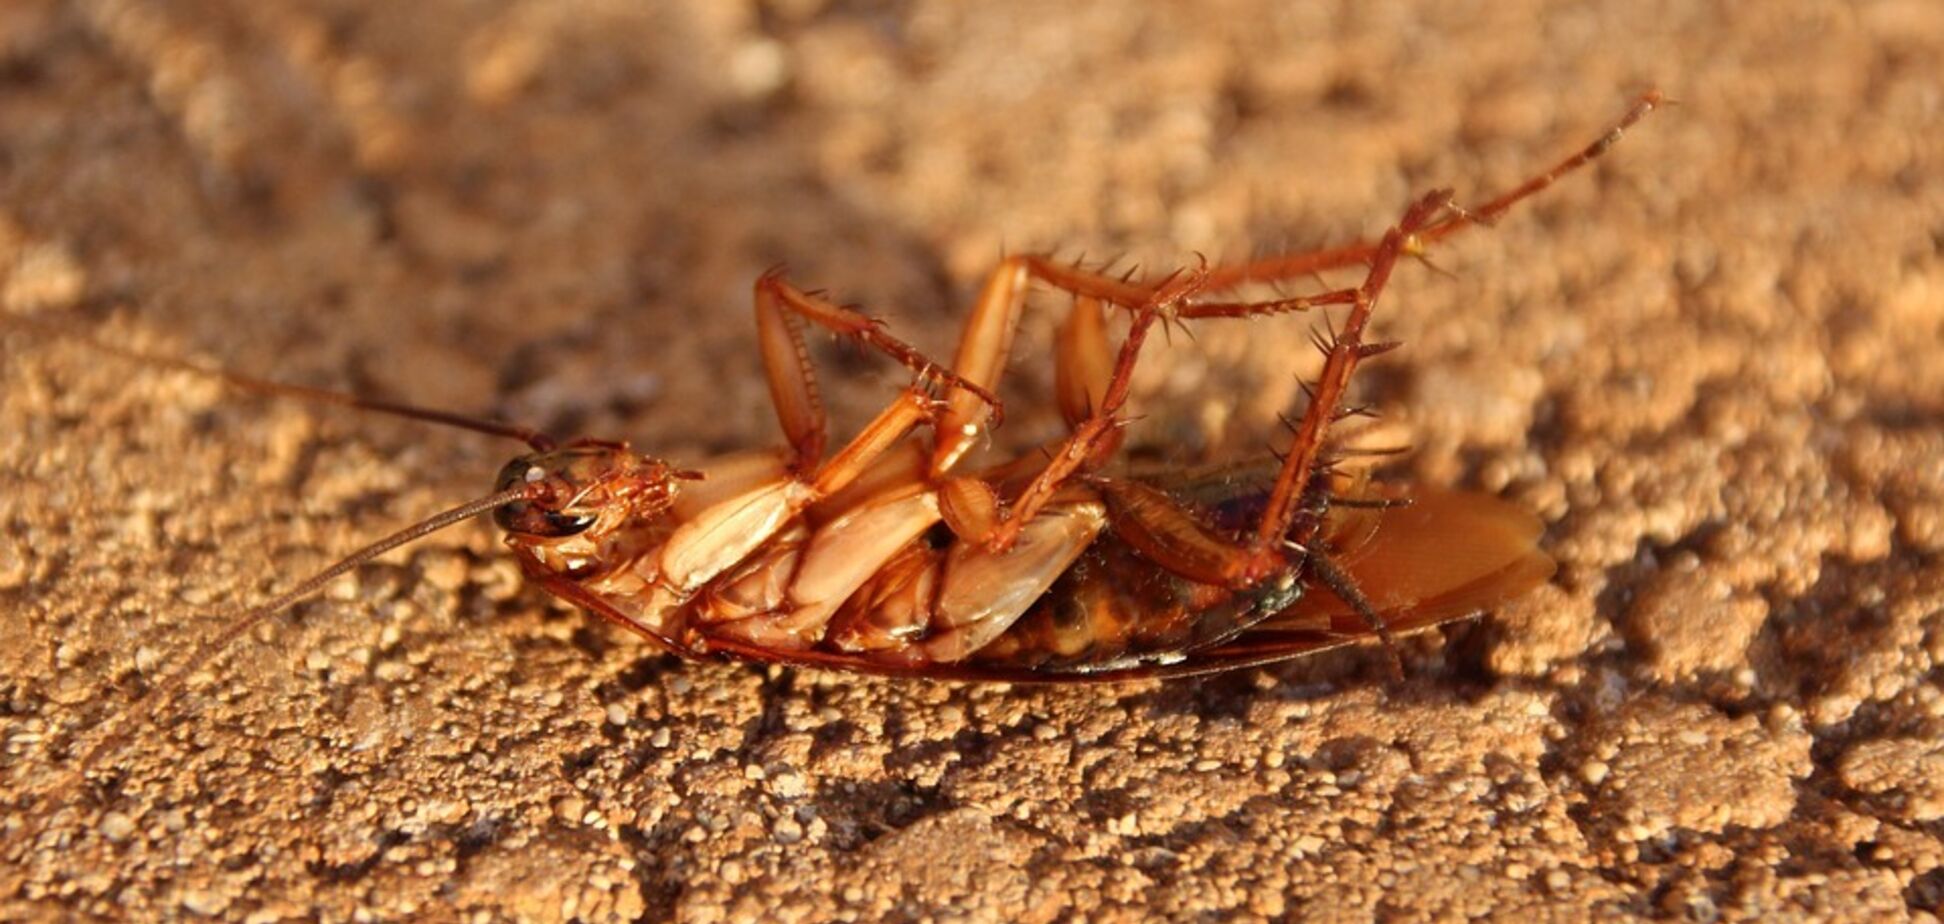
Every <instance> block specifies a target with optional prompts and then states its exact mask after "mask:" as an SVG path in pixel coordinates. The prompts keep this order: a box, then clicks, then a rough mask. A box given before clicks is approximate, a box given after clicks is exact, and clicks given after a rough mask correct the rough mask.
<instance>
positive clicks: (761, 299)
mask: <svg viewBox="0 0 1944 924" xmlns="http://www.w3.org/2000/svg"><path fill="white" fill-rule="evenodd" d="M799 319H801V320H807V321H809V322H811V323H813V324H816V325H817V326H819V327H822V328H824V329H825V330H828V331H830V332H831V333H834V334H836V335H838V336H840V337H845V338H847V339H850V340H853V341H855V342H857V343H859V344H862V345H864V346H867V347H870V348H871V349H874V350H877V351H878V352H880V353H883V354H884V355H886V356H889V357H891V358H892V359H893V360H896V361H897V362H898V363H899V364H900V365H903V366H904V367H905V368H907V369H910V370H911V371H912V372H914V373H916V374H917V375H918V378H919V380H920V382H921V383H924V382H926V381H929V380H936V381H938V382H941V383H943V384H945V385H947V386H949V387H950V388H951V389H952V392H953V394H954V395H959V394H964V395H966V396H968V398H969V400H970V401H971V403H973V404H975V405H978V406H980V407H981V409H982V410H990V411H991V412H992V413H993V414H994V416H995V417H998V416H1003V409H1002V408H1001V405H1000V403H999V399H998V398H997V397H995V396H994V395H993V394H992V391H991V390H990V389H988V388H986V387H985V386H984V385H983V384H981V383H979V382H975V381H971V380H968V379H967V378H966V377H965V376H962V375H960V374H958V373H956V372H954V371H952V370H951V369H948V368H946V367H945V366H943V365H941V364H939V363H937V362H935V361H934V360H932V359H931V358H930V357H927V356H926V355H925V354H923V353H921V352H919V351H918V350H917V349H916V348H914V347H912V346H911V345H910V344H907V343H905V342H904V341H902V340H899V339H898V338H896V337H893V336H891V335H890V334H889V333H886V332H885V330H884V325H883V323H882V322H880V321H878V320H877V319H875V318H872V317H869V316H867V315H865V314H863V313H862V312H859V311H857V310H856V309H853V308H848V307H845V306H843V305H839V304H836V303H834V302H831V301H829V300H828V299H825V298H823V297H822V296H819V295H816V294H814V293H810V292H805V291H803V290H802V289H799V288H797V287H796V286H793V285H791V284H790V283H789V282H787V281H785V280H784V279H783V274H782V271H781V270H772V271H770V272H768V273H765V274H763V276H762V277H761V278H759V279H757V280H756V322H757V331H758V334H759V336H760V337H761V340H762V349H763V366H764V371H765V373H766V374H767V375H768V377H769V385H770V397H771V398H772V400H773V401H774V402H775V404H776V412H777V417H778V419H779V420H780V421H781V422H782V424H783V430H784V433H785V434H786V435H787V436H788V437H789V439H790V442H791V445H792V447H793V448H794V449H795V450H796V452H797V456H798V470H799V471H807V470H809V469H810V468H812V467H814V466H815V464H816V462H817V460H818V459H819V458H820V457H821V453H822V449H823V441H824V436H823V433H824V428H825V426H826V419H825V415H824V410H823V405H822V402H821V400H820V399H819V396H818V394H817V385H816V376H815V373H814V372H813V371H812V370H811V368H810V362H809V357H808V353H807V351H806V350H805V348H804V345H803V334H802V331H801V328H800V325H799Z"/></svg>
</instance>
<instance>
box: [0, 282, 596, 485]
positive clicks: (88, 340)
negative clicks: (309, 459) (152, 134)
mask: <svg viewBox="0 0 1944 924" xmlns="http://www.w3.org/2000/svg"><path fill="white" fill-rule="evenodd" d="M0 327H14V328H18V329H21V330H25V331H30V332H32V333H35V334H39V335H41V336H44V337H54V338H58V339H63V340H72V341H75V342H77V343H82V344H86V345H87V346H89V347H92V348H93V349H96V350H100V351H101V352H103V353H107V354H109V355H110V356H115V357H119V358H121V359H126V360H128V361H130V362H135V363H142V364H145V365H150V366H159V367H161V368H164V369H173V370H175V371H177V372H189V373H193V374H196V375H201V376H207V377H209V378H212V379H216V380H217V381H220V382H222V383H224V384H226V385H229V386H230V387H232V388H237V389H240V390H242V391H248V392H255V393H256V394H260V395H268V396H271V397H276V398H294V399H296V400H299V401H309V402H312V403H314V404H332V405H336V406H338V407H351V408H358V409H359V410H365V411H377V412H378V413H380V414H390V415H392V416H394V417H404V418H407V419H410V420H422V421H425V422H427V423H435V424H440V425H443V426H447V427H458V428H459V429H461V430H471V431H473V432H475V433H485V434H489V435H492V436H503V437H507V438H508V439H516V440H519V441H521V442H523V443H526V444H527V445H528V446H531V447H533V448H534V449H535V450H536V451H540V452H545V451H546V450H549V449H552V448H554V447H555V446H556V445H558V443H557V442H556V441H555V440H554V438H553V437H551V436H548V435H547V434H545V433H542V432H540V431H539V430H537V429H535V428H533V427H527V426H522V425H520V424H510V423H503V422H501V421H497V420H488V419H485V418H481V417H469V416H467V415H465V414H459V413H455V412H452V411H441V410H437V409H434V408H424V407H418V406H416V405H411V404H404V403H401V402H397V401H384V400H380V399H378V398H365V397H360V396H358V395H352V394H346V393H344V392H337V391H331V390H329V389H325V388H312V387H310V386H308V385H291V384H287V383H284V382H272V381H270V380H269V379H260V378H257V377H255V376H250V375H243V374H241V373H237V372H231V371H229V370H227V369H218V368H214V367H211V366H204V365H200V364H197V363H192V362H189V361H187V360H182V359H175V358H173V357H169V356H156V355H153V354H149V353H143V352H141V351H139V350H131V349H129V348H127V347H121V346H116V345H114V344H112V343H108V342H106V341H103V340H99V339H96V338H95V337H94V336H92V335H90V334H86V333H83V332H81V331H79V330H75V329H73V328H72V327H70V326H68V325H65V324H59V323H55V322H50V321H43V320H40V319H37V318H28V317H23V316H20V315H14V314H7V313H5V312H0Z"/></svg>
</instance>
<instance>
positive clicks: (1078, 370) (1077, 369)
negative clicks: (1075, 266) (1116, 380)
mask: <svg viewBox="0 0 1944 924" xmlns="http://www.w3.org/2000/svg"><path fill="white" fill-rule="evenodd" d="M1113 377H1114V348H1113V347H1112V346H1109V345H1108V343H1107V313H1106V312H1105V311H1103V310H1101V307H1100V300H1099V299H1097V298H1094V297H1092V296H1087V295H1082V296H1076V297H1075V298H1074V300H1073V307H1072V308H1070V309H1068V310H1067V316H1066V320H1065V321H1063V322H1062V323H1061V324H1060V328H1059V331H1058V332H1057V333H1056V334H1055V335H1054V353H1053V391H1054V394H1055V396H1056V397H1057V399H1058V401H1059V404H1060V416H1062V417H1064V418H1066V422H1067V426H1069V427H1075V426H1079V425H1080V422H1081V421H1084V420H1086V419H1087V418H1088V417H1090V416H1092V415H1093V409H1094V408H1096V407H1099V406H1100V402H1101V401H1102V400H1104V399H1105V398H1106V397H1107V383H1108V382H1110V381H1112V380H1113Z"/></svg>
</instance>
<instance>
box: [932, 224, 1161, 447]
mask: <svg viewBox="0 0 1944 924" xmlns="http://www.w3.org/2000/svg"><path fill="white" fill-rule="evenodd" d="M1034 280H1038V281H1040V282H1042V283H1045V284H1046V285H1048V286H1051V287H1053V288H1055V289H1058V290H1060V291H1063V292H1066V293H1069V294H1071V295H1073V296H1074V297H1075V298H1076V299H1077V300H1079V303H1078V304H1076V305H1075V310H1076V311H1086V310H1091V311H1093V312H1095V313H1098V311H1099V306H1100V305H1101V304H1102V303H1106V304H1111V305H1116V306H1118V307H1121V308H1123V309H1126V310H1128V311H1130V312H1133V313H1135V314H1137V315H1138V314H1139V312H1140V311H1141V310H1142V308H1143V307H1144V306H1148V305H1151V304H1152V303H1153V302H1154V301H1155V299H1156V297H1157V292H1158V291H1159V289H1160V288H1161V285H1159V284H1150V283H1136V282H1129V281H1127V280H1124V279H1116V278H1114V277H1112V276H1107V275H1104V274H1102V273H1096V272H1092V271H1089V270H1083V269H1080V268H1078V267H1074V266H1066V265H1063V264H1060V263H1056V262H1054V261H1053V260H1051V259H1048V258H1046V257H1040V256H1033V255H1030V254H1020V255H1015V256H1010V257H1007V258H1005V259H1004V260H1001V261H999V266H998V267H996V268H995V269H993V271H992V274H991V275H989V276H987V277H986V282H985V286H984V287H983V288H982V289H981V290H980V291H979V299H978V302H977V303H976V304H975V305H974V306H973V308H972V314H971V315H970V316H969V317H967V318H966V320H965V330H964V332H963V333H961V334H960V335H959V344H958V351H957V354H956V355H955V356H954V358H953V364H952V368H953V369H954V370H955V371H957V373H958V374H959V375H960V376H962V377H963V378H964V379H965V380H966V381H969V382H972V383H975V384H977V385H978V386H979V387H981V388H984V389H986V390H987V391H990V390H992V389H993V388H995V387H997V385H998V381H999V376H1000V374H1001V373H1002V372H1004V371H1005V368H1006V360H1007V358H1008V357H1009V356H1011V354H1012V342H1013V334H1014V332H1015V331H1017V330H1018V328H1019V318H1020V315H1021V313H1022V312H1024V310H1025V306H1026V291H1027V289H1028V288H1029V287H1030V286H1031V284H1032V282H1033V281H1034ZM1085 305H1091V306H1092V307H1091V309H1088V308H1085V307H1083V306H1085ZM1093 326H1094V328H1095V329H1096V330H1098V331H1099V333H1098V337H1099V341H1098V345H1099V348H1098V350H1097V351H1096V352H1095V353H1094V354H1093V355H1094V356H1095V357H1097V358H1098V360H1099V363H1098V366H1097V367H1095V371H1098V372H1101V373H1103V374H1101V375H1100V376H1099V377H1098V378H1097V379H1096V380H1095V381H1098V382H1101V383H1104V382H1105V380H1106V375H1105V374H1104V373H1105V372H1106V367H1107V365H1108V362H1109V358H1108V357H1109V355H1110V354H1109V351H1108V350H1107V349H1106V347H1105V336H1106V335H1105V326H1104V319H1102V322H1101V323H1099V324H1095V325H1093ZM1076 333H1087V332H1086V331H1085V330H1084V329H1083V330H1081V331H1077V332H1076ZM1062 336H1063V338H1064V337H1065V336H1066V335H1065V334H1063V335H1062ZM1063 343H1065V341H1064V339H1063ZM1074 346H1075V349H1093V348H1094V346H1093V344H1091V343H1088V344H1075V345H1074ZM1068 358H1069V357H1068V352H1067V350H1066V348H1065V347H1064V346H1063V347H1062V352H1061V361H1062V362H1065V361H1067V360H1068ZM1103 388H1104V384H1103ZM1065 393H1066V392H1065V390H1064V389H1063V391H1062V394H1063V395H1064V394H1065ZM1096 397H1098V395H1096ZM946 400H947V403H948V407H947V410H946V412H945V415H944V416H943V417H942V418H940V420H939V423H938V433H937V438H936V445H935V446H934V448H933V451H932V465H931V469H932V474H933V475H934V476H939V475H943V474H945V473H946V472H947V471H950V470H951V468H952V466H954V465H956V464H957V463H958V461H959V459H960V458H962V457H963V456H964V455H965V453H966V451H967V450H969V449H971V448H972V447H973V446H974V445H975V444H976V443H977V442H978V439H979V436H980V434H981V433H982V432H984V431H985V430H988V429H990V428H991V427H992V426H993V422H988V421H987V420H986V419H985V418H986V416H987V414H988V413H989V411H988V408H987V407H986V406H985V404H986V402H985V401H984V400H983V399H982V398H980V397H979V396H978V395H977V394H976V393H967V392H964V391H960V390H957V389H954V390H953V391H952V393H951V394H950V395H948V396H947V399H946ZM1063 400H1065V399H1064V398H1063ZM1062 409H1063V410H1065V409H1066V406H1065V405H1064V404H1063V405H1062ZM1085 416H1087V415H1086V414H1084V413H1083V414H1079V415H1074V414H1071V413H1069V414H1068V418H1067V419H1068V423H1070V424H1072V423H1076V422H1077V419H1078V418H1084V417H1085Z"/></svg>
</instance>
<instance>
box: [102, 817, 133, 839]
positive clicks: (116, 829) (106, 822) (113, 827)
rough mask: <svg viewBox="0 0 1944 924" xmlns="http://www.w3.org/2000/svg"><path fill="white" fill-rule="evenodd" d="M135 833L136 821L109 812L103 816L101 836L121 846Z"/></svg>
mask: <svg viewBox="0 0 1944 924" xmlns="http://www.w3.org/2000/svg"><path fill="white" fill-rule="evenodd" d="M134 833H135V820H134V819H132V818H130V817H128V816H127V815H124V814H122V813H121V812H109V813H108V814H106V815H103V816H101V834H102V836H103V837H106V838H107V839H109V840H111V841H114V842H115V843H117V844H119V843H121V842H122V841H125V840H128V836H129V835H131V834H134Z"/></svg>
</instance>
